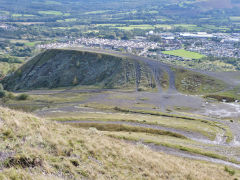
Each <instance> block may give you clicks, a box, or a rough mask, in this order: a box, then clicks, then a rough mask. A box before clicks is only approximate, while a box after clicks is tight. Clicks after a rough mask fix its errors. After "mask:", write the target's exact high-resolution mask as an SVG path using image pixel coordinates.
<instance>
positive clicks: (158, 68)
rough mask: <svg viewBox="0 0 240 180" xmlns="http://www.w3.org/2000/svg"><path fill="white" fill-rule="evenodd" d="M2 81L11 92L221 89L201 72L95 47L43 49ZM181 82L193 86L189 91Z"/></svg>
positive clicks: (192, 91)
mask: <svg viewBox="0 0 240 180" xmlns="http://www.w3.org/2000/svg"><path fill="white" fill-rule="evenodd" d="M179 72H180V73H179ZM181 72H182V73H181ZM175 76H176V77H175ZM191 77H194V78H191ZM186 79H187V81H186ZM196 82H197V84H196ZM3 84H4V86H5V89H7V90H11V91H16V90H29V89H39V88H57V87H69V86H75V85H93V86H98V87H100V88H108V89H112V88H118V89H124V88H127V89H132V90H135V89H137V90H138V91H145V90H146V91H149V90H157V89H158V90H159V91H168V92H176V90H180V91H181V92H183V93H189V92H190V91H191V93H192V94H204V93H205V92H206V93H209V92H210V93H213V92H217V91H220V90H223V89H224V83H223V82H222V81H220V80H217V79H215V78H213V77H210V76H207V75H204V74H201V73H197V72H194V71H192V72H190V71H189V70H184V71H183V70H182V71H179V70H178V68H176V67H171V66H170V65H167V64H164V63H161V62H159V61H155V60H153V59H149V58H144V57H139V56H134V55H130V54H121V53H118V52H113V51H111V52H106V51H104V50H94V49H82V50H81V49H78V50H71V49H51V50H46V51H45V52H42V53H40V54H39V55H37V56H36V57H34V58H33V59H31V60H29V61H28V62H27V63H26V64H24V65H23V66H22V67H21V68H20V69H18V70H17V71H16V72H15V73H14V74H13V75H11V76H8V77H6V78H5V79H4V80H3ZM209 84H211V85H209ZM183 85H184V86H187V87H190V86H194V87H193V88H190V90H189V88H183V87H182V86H183ZM176 88H177V89H176ZM192 89H193V90H192Z"/></svg>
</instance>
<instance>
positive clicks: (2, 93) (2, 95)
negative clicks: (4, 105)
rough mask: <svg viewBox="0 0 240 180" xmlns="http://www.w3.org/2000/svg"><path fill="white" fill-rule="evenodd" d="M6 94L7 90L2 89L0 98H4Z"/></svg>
mask: <svg viewBox="0 0 240 180" xmlns="http://www.w3.org/2000/svg"><path fill="white" fill-rule="evenodd" d="M5 96H6V91H4V90H0V98H3V97H5Z"/></svg>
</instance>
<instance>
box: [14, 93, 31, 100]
mask: <svg viewBox="0 0 240 180" xmlns="http://www.w3.org/2000/svg"><path fill="white" fill-rule="evenodd" d="M28 98H29V95H27V94H21V95H19V96H18V97H17V100H19V101H24V100H27V99H28Z"/></svg>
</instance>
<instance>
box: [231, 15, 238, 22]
mask: <svg viewBox="0 0 240 180" xmlns="http://www.w3.org/2000/svg"><path fill="white" fill-rule="evenodd" d="M230 20H231V21H240V16H231V17H230Z"/></svg>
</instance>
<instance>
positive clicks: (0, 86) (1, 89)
mask: <svg viewBox="0 0 240 180" xmlns="http://www.w3.org/2000/svg"><path fill="white" fill-rule="evenodd" d="M3 90H4V89H3V85H2V84H1V83H0V91H3Z"/></svg>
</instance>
